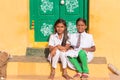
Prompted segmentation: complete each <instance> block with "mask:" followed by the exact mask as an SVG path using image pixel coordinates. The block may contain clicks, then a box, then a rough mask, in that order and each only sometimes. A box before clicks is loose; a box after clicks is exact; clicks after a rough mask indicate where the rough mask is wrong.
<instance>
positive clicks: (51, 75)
mask: <svg viewBox="0 0 120 80" xmlns="http://www.w3.org/2000/svg"><path fill="white" fill-rule="evenodd" d="M59 56H60V53H58V52H57V53H56V54H55V56H54V57H53V58H52V63H51V64H52V67H51V73H50V76H49V77H48V78H49V79H53V78H54V76H55V68H56V67H57V63H58V60H59Z"/></svg>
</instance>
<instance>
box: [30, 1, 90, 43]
mask: <svg viewBox="0 0 120 80" xmlns="http://www.w3.org/2000/svg"><path fill="white" fill-rule="evenodd" d="M64 1H65V3H64V4H61V0H30V29H32V26H31V25H32V22H34V23H35V25H34V26H33V27H34V30H35V35H34V38H35V42H47V41H48V39H49V35H50V34H51V33H53V24H54V22H55V21H56V20H57V19H58V18H63V19H65V20H66V21H67V25H68V32H69V33H75V32H76V26H75V21H76V19H77V18H79V17H81V18H84V19H86V20H87V23H88V10H89V9H88V1H89V0H64Z"/></svg>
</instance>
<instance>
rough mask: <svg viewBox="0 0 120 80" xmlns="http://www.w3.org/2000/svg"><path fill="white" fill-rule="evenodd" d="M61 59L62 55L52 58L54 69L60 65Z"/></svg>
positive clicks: (57, 54)
mask: <svg viewBox="0 0 120 80" xmlns="http://www.w3.org/2000/svg"><path fill="white" fill-rule="evenodd" d="M59 57H60V53H56V54H55V55H54V57H53V58H52V67H53V68H56V67H57V63H58V60H59Z"/></svg>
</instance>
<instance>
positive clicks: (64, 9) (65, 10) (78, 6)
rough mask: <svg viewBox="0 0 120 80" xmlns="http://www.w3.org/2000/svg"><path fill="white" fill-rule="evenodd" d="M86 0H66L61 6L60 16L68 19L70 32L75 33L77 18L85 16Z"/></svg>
mask: <svg viewBox="0 0 120 80" xmlns="http://www.w3.org/2000/svg"><path fill="white" fill-rule="evenodd" d="M84 1H85V0H65V4H64V5H61V6H60V18H63V19H65V20H66V22H67V25H68V28H67V29H68V32H69V33H75V32H77V30H76V24H75V22H76V19H77V18H79V17H81V18H84Z"/></svg>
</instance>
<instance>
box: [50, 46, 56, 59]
mask: <svg viewBox="0 0 120 80" xmlns="http://www.w3.org/2000/svg"><path fill="white" fill-rule="evenodd" d="M56 50H57V47H56V46H55V47H53V46H49V51H50V55H51V57H53V56H54V55H55V53H56Z"/></svg>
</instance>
